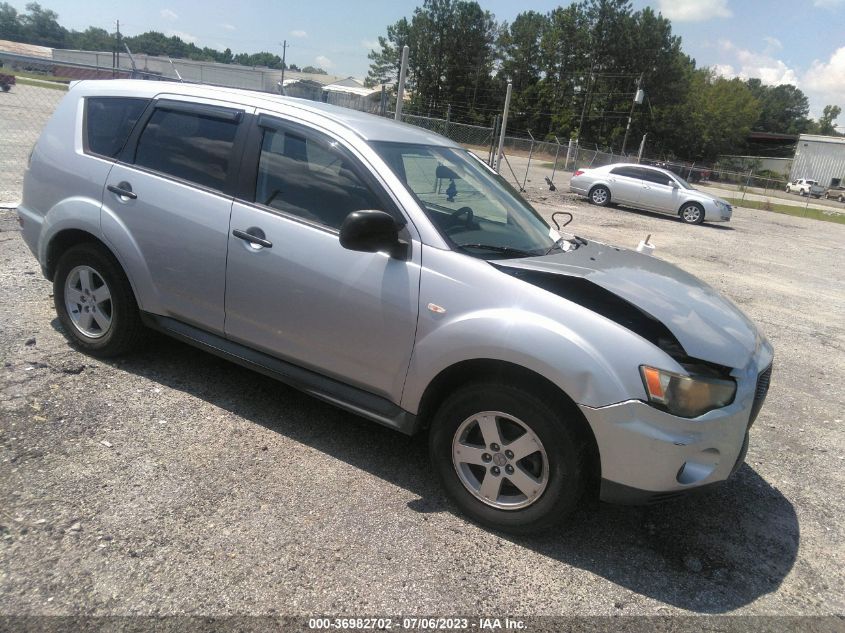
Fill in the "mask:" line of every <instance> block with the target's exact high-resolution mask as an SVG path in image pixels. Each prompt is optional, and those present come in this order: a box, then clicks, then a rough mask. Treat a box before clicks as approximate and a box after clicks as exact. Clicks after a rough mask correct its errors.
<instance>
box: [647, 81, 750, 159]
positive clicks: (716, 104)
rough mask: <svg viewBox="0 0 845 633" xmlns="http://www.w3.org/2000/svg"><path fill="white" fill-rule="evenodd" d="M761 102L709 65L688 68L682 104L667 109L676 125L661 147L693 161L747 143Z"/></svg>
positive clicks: (728, 151) (737, 148)
mask: <svg viewBox="0 0 845 633" xmlns="http://www.w3.org/2000/svg"><path fill="white" fill-rule="evenodd" d="M760 111H761V106H760V102H759V101H758V100H757V99H756V98H755V97H754V95H753V94H752V92H751V90H750V89H749V88H748V86H747V85H746V84H745V82H743V81H742V80H740V79H725V78H724V77H718V76H716V75H715V73H714V72H713V71H712V70H710V69H708V68H701V69H697V70H694V71H691V73H690V75H689V84H688V90H687V95H686V100H685V102H684V103H682V104H679V105H678V106H676V107H674V108H670V109H667V112H666V113H665V115H666V117H667V120H666V121H664V123H669V122H671V123H674V124H676V125H677V126H678V127H677V129H676V131H675V134H674V135H671V136H669V135H666V137H665V138H664V139H663V144H664V146H663V148H662V149H663V150H664V151H667V152H668V153H672V154H675V155H679V156H681V157H684V158H687V159H693V160H714V159H715V158H716V157H717V156H718V155H719V154H726V153H734V152H737V151H738V150H740V149H741V148H742V147H743V146H744V145H745V142H746V138H747V136H748V133H749V132H750V131H751V127H752V126H753V125H754V123H755V122H756V121H757V119H758V118H759V116H760Z"/></svg>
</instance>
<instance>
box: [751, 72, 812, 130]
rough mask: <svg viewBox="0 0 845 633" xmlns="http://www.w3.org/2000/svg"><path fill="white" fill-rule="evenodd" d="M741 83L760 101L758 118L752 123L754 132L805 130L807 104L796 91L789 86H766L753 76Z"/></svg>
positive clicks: (806, 128)
mask: <svg viewBox="0 0 845 633" xmlns="http://www.w3.org/2000/svg"><path fill="white" fill-rule="evenodd" d="M745 84H746V85H747V86H748V89H749V90H751V94H753V95H754V97H755V98H756V99H757V100H758V101H759V102H760V108H761V109H760V118H759V119H757V121H756V122H755V124H754V127H753V129H754V130H758V131H761V132H777V133H781V134H801V133H802V132H806V131H807V130H808V129H809V127H810V119H808V118H807V114H808V113H809V111H810V103H809V101H808V100H807V97H806V96H805V95H804V93H803V92H801V91H800V90H799V89H798V88H796V87H795V86H793V85H791V84H781V85H779V86H767V85H764V84H763V82H762V81H761V80H760V79H757V78H756V77H755V78H751V79H748V80H747V81H746V82H745Z"/></svg>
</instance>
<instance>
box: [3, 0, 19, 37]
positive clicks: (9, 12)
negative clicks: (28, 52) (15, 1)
mask: <svg viewBox="0 0 845 633" xmlns="http://www.w3.org/2000/svg"><path fill="white" fill-rule="evenodd" d="M21 36H22V29H21V22H20V16H19V15H18V10H17V9H15V7H13V6H12V5H11V4H9V3H8V2H0V40H12V41H14V42H17V41H20V39H21Z"/></svg>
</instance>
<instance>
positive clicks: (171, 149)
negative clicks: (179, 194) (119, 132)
mask: <svg viewBox="0 0 845 633" xmlns="http://www.w3.org/2000/svg"><path fill="white" fill-rule="evenodd" d="M238 121H239V119H238V118H228V119H223V118H217V117H215V116H212V115H208V114H203V113H201V112H190V111H182V110H168V109H156V111H155V112H153V114H152V116H151V117H150V119H149V121H148V122H147V125H146V127H145V128H144V131H143V132H141V136H140V138H139V139H138V146H137V148H136V150H135V164H136V165H138V166H140V167H146V168H147V169H152V170H154V171H157V172H160V173H162V174H167V175H168V176H173V177H175V178H179V179H180V180H186V181H188V182H191V183H194V184H197V185H201V186H203V187H208V188H210V189H216V190H220V191H222V190H225V189H226V182H227V178H228V176H229V169H230V167H231V162H232V150H233V147H234V144H235V135H236V134H237V132H238Z"/></svg>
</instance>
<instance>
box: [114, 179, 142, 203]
mask: <svg viewBox="0 0 845 633" xmlns="http://www.w3.org/2000/svg"><path fill="white" fill-rule="evenodd" d="M106 189H108V190H109V191H111V192H112V193H113V194H116V195H118V196H120V197H121V198H129V199H130V200H136V199H137V198H138V194H136V193H133V191H132V185H130V184H129V183H128V182H119V183H117V184H116V185H108V186H107V187H106Z"/></svg>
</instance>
